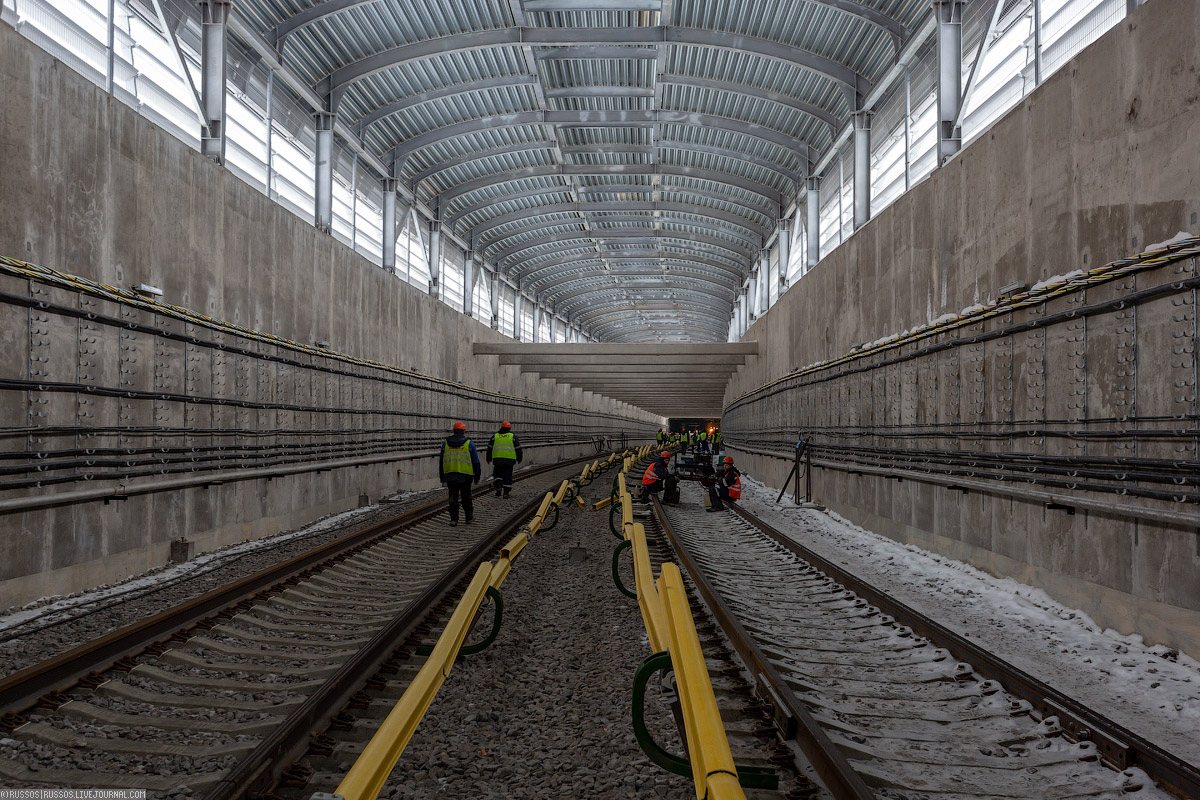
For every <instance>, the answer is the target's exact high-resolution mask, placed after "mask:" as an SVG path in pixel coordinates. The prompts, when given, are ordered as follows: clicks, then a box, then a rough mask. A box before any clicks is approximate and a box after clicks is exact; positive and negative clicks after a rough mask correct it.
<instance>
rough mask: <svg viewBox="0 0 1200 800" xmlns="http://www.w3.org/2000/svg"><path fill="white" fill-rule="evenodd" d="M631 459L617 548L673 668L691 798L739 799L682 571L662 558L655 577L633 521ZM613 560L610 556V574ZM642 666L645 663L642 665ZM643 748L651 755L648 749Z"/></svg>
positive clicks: (620, 493)
mask: <svg viewBox="0 0 1200 800" xmlns="http://www.w3.org/2000/svg"><path fill="white" fill-rule="evenodd" d="M644 450H645V451H647V452H645V453H643V454H642V455H643V457H645V456H646V455H648V454H649V452H648V451H649V448H644ZM634 462H635V459H633V458H626V459H625V462H624V469H623V470H622V472H621V474H620V475H618V476H617V498H618V500H617V502H620V503H621V524H622V529H623V531H624V535H625V540H626V541H627V542H628V545H625V544H622V545H621V547H625V546H629V547H630V549H632V551H633V577H634V584H635V590H636V596H637V602H638V608H639V609H640V610H641V614H642V622H643V624H644V625H645V627H646V636H647V637H648V638H649V640H650V648H651V649H652V650H653V651H654V652H655V653H662V652H664V651H665V652H668V653H669V654H670V659H671V661H670V669H671V670H673V671H674V673H675V687H676V691H677V692H678V695H679V701H680V706H681V708H682V711H683V720H684V735H685V737H686V740H687V752H688V760H689V761H690V762H691V772H692V780H693V782H694V784H695V789H696V797H697V798H700V800H745V797H746V795H745V792H744V791H743V790H742V786H741V783H740V782H739V779H738V770H737V766H736V765H735V764H734V762H733V753H732V752H731V751H730V749H729V740H728V738H727V737H726V735H725V727H724V724H723V723H722V722H721V712H720V709H719V708H718V707H717V698H716V695H715V694H714V692H713V688H712V682H711V680H710V679H709V676H708V667H707V666H706V664H705V661H704V652H703V650H702V649H701V647H700V637H699V635H698V634H697V633H696V623H695V620H694V619H693V617H692V612H691V608H690V607H689V606H688V601H687V594H686V591H685V589H684V586H683V576H682V574H681V573H680V572H679V568H678V567H677V566H675V565H674V564H671V563H669V562H668V563H664V564H663V565H662V568H661V570H660V574H659V578H658V580H657V582H656V581H655V579H654V567H653V565H652V563H651V561H650V549H649V546H648V544H647V541H646V528H645V526H644V525H642V524H641V523H640V522H639V523H635V522H634V521H633V497H632V495H631V494H630V493H629V491H628V488H627V485H626V481H625V472H626V471H628V470H629V469H630V468H631V467H632V466H633V464H634ZM614 559H615V556H614ZM615 564H616V562H615V560H614V567H613V570H614V577H615V575H616V566H615ZM623 591H624V590H623ZM646 663H647V664H649V663H650V662H646ZM645 667H646V664H644V665H643V669H644V668H645ZM635 683H636V682H635ZM635 691H636V689H635ZM639 713H640V712H639V711H638V710H636V709H635V722H634V726H635V730H636V729H637V728H638V726H639V725H640V724H641V723H640V722H639V716H638V714H639ZM638 735H639V744H642V733H639V734H638ZM649 744H650V745H651V746H652V749H653V748H657V745H653V743H652V742H650V743H649ZM645 746H646V745H643V748H645ZM646 752H647V754H648V755H651V758H652V759H655V756H654V755H653V754H651V751H650V750H647V751H646ZM662 758H663V759H664V760H667V761H669V760H672V759H674V760H675V761H676V762H678V759H676V758H675V757H672V756H670V755H669V754H662ZM655 760H656V763H659V764H660V765H661V766H664V767H667V768H670V769H672V770H673V771H679V765H678V763H677V764H675V765H674V766H668V765H667V764H666V763H664V761H659V760H657V759H655Z"/></svg>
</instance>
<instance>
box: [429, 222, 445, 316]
mask: <svg viewBox="0 0 1200 800" xmlns="http://www.w3.org/2000/svg"><path fill="white" fill-rule="evenodd" d="M441 268H442V222H441V220H440V219H439V220H434V221H433V222H432V223H430V225H429V296H430V297H437V296H438V287H439V284H438V276H439V273H440V272H441Z"/></svg>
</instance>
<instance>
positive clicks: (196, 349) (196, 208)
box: [0, 25, 660, 607]
mask: <svg viewBox="0 0 1200 800" xmlns="http://www.w3.org/2000/svg"><path fill="white" fill-rule="evenodd" d="M0 108H2V109H3V113H2V114H0V165H2V168H0V182H2V184H3V191H2V193H0V196H2V197H3V199H2V200H0V255H9V256H12V257H14V258H17V259H22V260H25V261H29V262H32V263H40V264H45V265H46V266H49V267H51V268H54V269H56V270H59V271H62V272H65V273H72V274H75V275H80V276H83V277H86V278H90V279H93V280H97V281H101V282H105V283H109V284H111V285H113V286H116V287H124V288H129V287H133V286H136V285H138V284H141V283H147V284H151V285H153V286H157V287H161V288H162V290H163V292H164V297H163V301H164V302H166V303H170V304H174V305H177V306H181V307H185V308H188V309H192V310H195V311H197V312H200V313H201V314H204V315H207V316H209V317H211V318H214V319H216V320H227V321H230V322H233V323H237V324H239V325H241V326H245V327H247V328H252V329H256V330H259V331H264V332H267V333H269V334H273V335H276V336H279V337H282V338H284V339H287V340H291V341H292V342H295V343H299V344H300V345H312V344H313V343H316V342H318V341H327V342H329V343H330V344H331V346H332V349H333V350H336V351H340V352H342V353H346V354H349V355H351V356H354V357H356V358H360V359H369V360H373V361H376V362H380V363H381V364H383V365H394V366H396V367H400V368H404V369H407V370H415V371H419V373H421V374H422V375H426V376H436V377H439V378H444V379H447V380H450V381H456V382H461V383H462V384H465V385H466V387H464V388H461V389H455V388H452V387H451V388H447V387H441V388H440V389H439V388H438V387H435V386H433V385H431V384H428V382H426V383H422V382H421V379H420V378H418V377H414V376H412V375H407V376H399V377H398V376H397V375H396V374H394V373H392V372H389V371H388V370H387V369H384V368H382V367H371V366H370V365H363V364H347V363H344V362H341V361H339V360H337V359H335V358H328V357H323V356H321V355H314V354H311V353H306V352H304V351H303V350H297V349H296V348H293V347H291V346H289V345H287V344H286V343H271V342H264V341H261V340H258V339H256V338H254V337H250V336H238V335H233V334H231V333H230V332H228V331H224V332H223V331H220V330H217V329H214V328H212V327H211V326H206V325H205V324H203V322H202V321H200V322H198V321H196V320H191V321H189V320H180V319H177V318H175V317H173V316H172V315H171V314H169V313H159V312H158V311H157V310H155V309H145V308H141V309H139V308H136V307H134V306H133V305H131V304H129V303H126V302H119V301H116V302H114V301H112V300H109V299H104V298H102V297H98V296H96V295H95V294H94V293H89V292H86V291H77V290H75V289H72V288H70V287H62V286H53V285H51V284H49V283H46V282H43V281H36V280H28V279H24V278H20V277H14V276H13V275H11V274H9V275H4V276H0V291H2V292H5V293H7V294H8V295H10V297H9V298H8V299H7V300H5V301H4V302H3V303H0V378H2V379H10V380H14V381H22V382H24V383H20V384H18V385H16V386H15V388H14V386H9V387H7V388H3V389H0V466H2V467H6V468H10V469H8V471H6V472H5V473H4V475H0V483H3V482H4V481H6V480H7V481H14V480H21V481H26V482H28V481H29V480H30V476H31V475H33V476H35V477H36V476H37V475H39V474H40V475H41V476H42V477H44V478H45V482H44V484H43V485H41V486H23V487H21V488H10V489H8V490H0V505H3V503H4V502H6V501H10V500H11V501H20V500H21V498H26V497H31V496H38V495H42V494H46V493H52V492H70V491H75V490H79V489H83V488H89V487H94V486H96V485H100V486H117V485H121V484H125V483H128V484H129V485H133V484H135V483H137V482H145V481H148V480H155V479H163V478H170V477H178V476H179V475H181V474H183V475H185V476H186V475H187V474H192V475H193V476H194V474H195V473H180V472H178V471H168V470H176V469H177V467H178V466H179V464H178V462H176V461H171V460H170V459H172V458H175V457H177V456H180V455H181V454H182V456H183V457H184V458H185V459H186V458H188V457H190V456H192V455H195V454H196V453H197V452H203V453H206V454H208V455H211V453H212V450H211V449H210V448H214V447H225V448H228V449H229V450H230V452H231V453H232V455H230V457H229V463H228V464H226V465H221V466H219V468H216V469H215V470H213V472H214V474H218V473H221V472H222V471H226V472H227V471H228V470H231V469H237V468H243V467H247V466H249V467H253V468H258V467H265V466H268V465H271V464H274V465H279V464H286V463H290V464H292V465H295V464H296V463H299V464H301V465H304V464H305V463H311V464H314V465H315V464H316V462H319V461H321V460H323V459H328V458H332V457H335V456H336V457H339V458H345V457H355V456H360V457H361V456H362V455H363V454H371V453H374V454H376V455H378V454H380V453H382V454H384V455H387V454H388V453H389V452H392V451H394V453H395V454H396V455H397V457H399V455H401V454H403V453H407V452H412V451H420V450H422V449H426V448H428V447H429V446H431V444H430V443H431V442H435V441H436V438H437V437H438V436H439V435H441V433H442V432H443V431H444V430H446V428H448V426H449V421H450V420H452V419H455V418H465V419H469V420H472V421H477V422H478V425H477V427H476V430H479V429H480V428H483V427H486V428H487V429H490V428H491V426H492V425H493V424H494V423H495V422H497V421H498V420H499V419H501V418H510V419H512V421H513V422H514V423H515V424H516V425H517V428H518V431H519V432H520V433H522V434H523V435H525V436H526V437H527V438H528V439H530V440H533V439H540V440H542V441H544V442H545V443H547V444H551V445H554V446H550V447H545V448H539V449H535V450H531V453H530V455H531V456H532V458H533V460H534V461H551V460H555V459H557V458H559V457H567V456H574V455H580V454H584V453H586V452H591V451H592V450H593V447H592V444H591V442H590V440H589V438H588V437H589V436H590V435H592V434H595V433H606V432H614V431H618V430H622V429H623V430H625V431H627V432H629V433H630V434H637V433H643V434H650V433H652V432H653V431H654V430H656V429H657V428H658V426H659V424H660V419H659V418H658V417H656V416H653V415H650V414H647V413H645V412H641V411H639V410H637V409H631V408H629V407H627V406H624V405H623V404H619V403H616V402H614V401H612V400H610V399H607V398H602V397H599V396H597V395H594V394H592V393H590V392H581V391H579V390H577V389H571V388H568V387H565V386H561V385H557V384H555V383H553V382H552V381H544V380H539V379H537V378H536V377H535V376H529V375H522V374H521V373H520V372H519V370H518V369H517V368H514V367H500V366H498V365H497V363H496V359H494V358H477V357H475V356H473V355H472V354H471V343H472V342H473V341H501V340H504V339H505V337H503V336H501V335H500V334H499V333H496V332H494V331H491V330H490V329H489V328H488V327H486V326H485V325H481V324H480V323H478V322H477V321H475V320H472V319H470V318H467V317H465V316H463V315H462V314H460V313H458V312H457V311H455V310H453V309H451V308H449V307H447V306H446V305H445V304H443V303H441V302H438V301H436V300H434V299H431V298H430V297H428V296H426V295H425V294H424V293H422V292H420V291H418V290H416V289H414V288H412V287H410V286H408V285H407V284H405V283H404V282H402V281H400V280H398V279H396V278H395V277H393V276H391V275H389V274H385V273H384V272H383V271H382V270H380V269H379V268H377V267H375V266H374V265H372V264H371V263H369V262H368V261H366V260H365V259H363V258H362V257H360V256H359V255H357V254H356V253H354V252H353V251H352V250H351V249H350V248H348V247H346V246H344V245H342V244H341V243H339V242H337V241H336V240H334V239H333V238H332V237H330V236H327V235H322V234H320V233H318V232H317V231H316V229H315V228H313V226H312V225H310V224H308V223H307V222H305V221H303V220H301V219H299V218H297V217H295V216H294V215H293V214H291V213H289V212H288V211H286V210H284V209H283V208H281V207H280V206H278V205H276V204H275V203H273V202H272V201H271V200H270V199H268V198H267V197H266V196H264V195H263V194H262V193H261V192H259V191H258V190H256V189H254V188H252V187H250V186H248V185H247V184H245V183H243V182H242V181H241V180H239V179H238V178H236V177H234V176H233V175H232V174H230V173H229V172H228V171H226V170H224V169H222V168H221V167H219V166H217V165H215V164H213V163H211V162H209V161H207V160H206V159H204V158H202V157H201V156H200V155H199V154H198V153H196V152H194V151H192V150H190V149H189V148H188V147H186V146H185V145H184V144H182V143H181V142H179V141H178V140H176V139H174V138H173V137H171V136H170V135H168V134H166V133H164V132H163V131H161V130H159V129H157V128H156V127H155V126H154V125H153V124H151V123H150V122H149V121H147V120H146V119H145V118H143V117H141V116H139V115H138V114H137V112H136V111H135V110H134V109H132V108H129V107H128V106H125V105H123V104H122V103H120V102H117V101H115V100H113V99H111V98H109V97H108V96H106V95H105V94H104V93H103V91H102V90H100V89H98V88H97V87H96V86H94V85H93V84H92V83H90V82H89V81H87V80H85V79H84V78H82V77H81V76H79V75H78V74H76V73H74V72H73V71H72V70H71V69H70V68H68V67H66V66H64V65H63V64H61V63H59V62H57V61H55V60H54V59H53V58H51V57H50V56H48V55H47V54H45V53H44V52H42V51H40V50H38V49H37V48H36V47H35V46H34V45H33V44H31V43H30V42H29V41H27V40H26V39H24V38H22V37H21V36H19V35H17V34H16V33H15V32H14V31H13V30H12V29H11V28H9V27H8V26H6V25H0ZM28 299H32V300H34V301H40V302H43V303H47V304H50V305H49V306H43V307H34V308H30V307H29V306H28V303H26V302H25V301H26V300H28ZM72 310H75V311H79V310H82V311H84V312H88V313H91V314H99V315H107V316H109V317H113V318H115V319H117V320H119V321H122V322H127V323H131V324H133V325H136V326H145V328H128V327H122V326H120V325H117V326H114V325H107V324H103V323H102V322H98V321H96V320H94V319H89V318H87V317H82V318H81V317H79V316H78V315H72V314H71V313H69V312H71V311H72ZM180 334H182V335H183V336H184V340H180V339H179V338H177V335H180ZM400 378H403V380H400ZM34 384H37V385H34ZM76 384H82V385H86V386H92V387H97V386H98V387H104V388H106V389H108V390H115V391H110V392H108V394H105V393H96V392H87V391H73V390H71V389H70V387H71V386H73V385H76ZM469 387H480V388H482V389H486V390H488V391H491V392H499V393H503V394H505V395H509V396H511V398H515V400H513V401H511V402H508V404H507V405H504V404H499V403H498V402H497V401H496V400H495V398H489V397H487V396H484V395H481V394H480V393H479V392H475V391H473V390H471V389H470V388H469ZM122 392H124V394H122ZM155 395H157V396H155ZM522 398H528V399H529V401H530V402H528V403H524V402H523V401H522ZM218 401H219V402H218ZM381 440H382V441H381ZM567 441H571V442H574V443H573V444H570V445H567V444H559V443H560V442H567ZM581 441H582V442H586V444H580V443H579V442H581ZM346 443H349V444H350V448H349V450H350V452H345V451H342V452H338V453H333V452H331V450H330V449H329V448H330V447H333V446H336V445H338V444H340V445H343V446H344V445H345V444H346ZM156 448H157V449H159V450H161V451H162V452H163V453H164V455H163V461H162V465H161V467H160V474H158V475H155V474H153V473H154V472H155V469H154V468H153V467H151V468H146V467H145V466H144V465H142V466H139V467H138V468H137V469H136V470H134V472H139V471H140V474H134V475H132V476H130V475H129V474H128V473H129V472H130V470H129V469H125V470H122V469H121V468H119V467H114V466H111V462H112V461H113V460H117V461H119V460H120V459H121V458H122V456H123V454H126V456H127V457H128V458H131V459H132V458H133V456H128V455H127V454H128V453H129V452H130V451H131V450H137V451H138V456H137V459H136V460H139V461H144V460H145V458H146V453H145V452H144V451H146V450H147V449H149V450H154V449H156ZM323 448H324V449H323ZM356 450H357V451H358V452H355V451H356ZM167 451H170V452H169V454H168V453H167ZM47 454H49V456H47ZM206 457H207V456H206ZM98 458H108V459H109V461H108V462H105V463H106V464H110V465H109V466H103V467H96V466H94V464H88V462H89V461H94V460H95V459H98ZM68 461H73V462H74V465H73V466H69V467H66V466H61V464H63V463H65V462H68ZM46 464H58V465H59V466H52V468H50V469H48V470H46V471H44V472H42V473H36V472H34V471H33V470H35V469H38V468H40V467H42V466H44V465H46ZM210 467H212V465H211V464H209V463H207V462H206V463H205V465H204V467H203V468H204V469H206V470H207V469H210ZM87 473H90V474H91V479H90V480H86V479H84V475H85V474H87ZM106 474H111V475H113V476H114V477H112V478H108V479H106V478H105V475H106ZM117 475H120V476H121V477H116V476H117ZM435 478H436V466H435V464H434V462H433V460H432V459H428V458H426V459H423V460H418V461H391V462H387V463H363V464H361V465H359V466H348V467H344V468H338V469H330V470H327V471H322V472H315V471H309V472H304V473H302V474H298V475H291V476H284V477H275V478H272V479H267V478H258V479H254V480H238V481H226V482H221V479H220V478H219V477H217V478H215V479H214V481H215V482H214V483H213V484H211V485H208V486H199V487H191V488H182V489H176V490H171V491H162V492H154V493H150V494H142V495H138V496H131V497H129V498H128V499H123V500H119V501H118V500H113V501H111V502H96V501H93V502H81V503H62V504H58V505H56V506H54V507H51V508H46V509H38V510H32V511H21V512H18V513H3V514H0V607H3V606H5V605H7V604H9V603H19V602H23V601H26V600H29V599H32V598H36V597H38V596H40V595H42V594H46V593H60V592H68V591H74V590H76V589H80V588H84V587H86V586H91V585H95V584H97V583H100V582H105V581H110V580H114V579H119V578H121V577H123V576H125V575H128V574H130V573H133V572H137V571H140V570H143V569H146V568H148V567H150V566H153V565H155V564H160V563H163V562H164V561H165V560H166V558H167V551H168V542H169V541H170V540H171V539H174V538H178V537H179V536H181V535H187V536H188V537H190V538H192V539H194V540H195V541H196V542H197V545H198V547H199V549H201V550H204V549H209V548H211V547H215V546H218V545H222V544H225V543H228V542H231V541H237V540H240V539H244V538H253V537H258V536H262V535H266V534H269V533H273V532H275V531H278V530H279V529H281V528H287V527H291V526H294V525H297V524H300V523H302V522H304V521H307V520H309V519H312V518H314V517H316V516H319V515H322V514H325V513H328V512H331V511H337V510H341V509H345V508H349V507H353V506H354V505H356V504H357V503H358V499H359V496H360V495H362V494H366V495H369V496H370V497H371V498H372V499H375V498H377V497H379V496H380V494H382V493H385V492H390V491H396V490H399V489H406V488H413V487H421V486H428V485H430V484H431V483H432V482H433V481H434V479H435ZM60 479H61V480H60Z"/></svg>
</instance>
